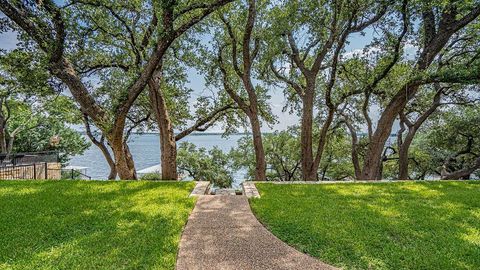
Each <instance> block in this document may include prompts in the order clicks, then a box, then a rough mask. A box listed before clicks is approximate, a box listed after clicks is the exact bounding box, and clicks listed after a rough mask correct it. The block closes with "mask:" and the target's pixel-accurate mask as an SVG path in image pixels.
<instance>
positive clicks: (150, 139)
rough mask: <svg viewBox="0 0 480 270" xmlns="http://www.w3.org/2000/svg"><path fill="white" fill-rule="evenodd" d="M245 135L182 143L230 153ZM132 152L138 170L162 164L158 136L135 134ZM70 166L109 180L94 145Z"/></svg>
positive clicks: (193, 137) (204, 137)
mask: <svg viewBox="0 0 480 270" xmlns="http://www.w3.org/2000/svg"><path fill="white" fill-rule="evenodd" d="M243 136H245V135H243V134H239V135H231V136H229V137H228V138H223V137H222V136H221V135H217V134H209V135H205V134H200V135H190V136H187V137H185V138H184V139H183V140H182V141H186V142H190V143H193V144H195V145H196V146H197V147H204V148H206V149H207V150H209V149H212V148H213V147H214V146H217V147H219V148H220V149H221V150H223V151H224V152H228V151H230V149H231V148H232V147H236V146H237V141H238V140H239V139H240V138H242V137H243ZM128 145H129V147H130V151H131V152H132V155H133V160H134V161H135V168H136V169H137V170H141V169H145V168H147V167H150V166H154V165H157V164H159V163H160V143H159V135H158V134H134V135H132V137H131V139H130V141H129V143H128ZM70 165H74V166H84V167H88V169H87V175H89V176H91V177H92V179H107V177H108V173H109V172H110V169H109V167H108V164H107V162H106V161H105V158H104V157H103V155H102V152H101V151H100V150H99V149H98V147H96V146H95V145H93V144H92V146H91V147H90V148H89V149H88V150H86V151H85V153H84V154H83V155H81V156H75V157H73V158H72V159H71V160H70ZM234 178H235V180H234V181H235V183H234V187H237V186H238V184H239V183H240V182H242V180H243V178H244V173H243V172H237V173H235V175H234Z"/></svg>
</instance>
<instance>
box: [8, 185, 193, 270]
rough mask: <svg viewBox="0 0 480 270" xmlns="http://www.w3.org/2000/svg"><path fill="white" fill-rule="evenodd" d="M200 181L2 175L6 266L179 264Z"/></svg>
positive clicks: (142, 266)
mask: <svg viewBox="0 0 480 270" xmlns="http://www.w3.org/2000/svg"><path fill="white" fill-rule="evenodd" d="M193 186H194V183H191V182H190V183H187V182H174V183H165V182H143V181H139V182H134V181H131V182H107V181H105V182H101V181H95V182H94V181H92V182H87V181H0V269H174V268H175V261H176V256H177V251H178V244H179V240H180V235H181V232H182V229H183V226H184V225H185V223H186V221H187V218H188V215H189V214H190V212H191V210H192V209H193V206H194V204H195V199H191V198H188V194H189V193H190V191H191V190H192V189H193Z"/></svg>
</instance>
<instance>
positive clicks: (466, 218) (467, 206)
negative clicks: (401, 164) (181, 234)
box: [250, 181, 480, 270]
mask: <svg viewBox="0 0 480 270" xmlns="http://www.w3.org/2000/svg"><path fill="white" fill-rule="evenodd" d="M257 187H258V189H259V191H260V195H261V198H259V199H252V200H251V201H250V205H251V207H252V210H253V212H254V213H255V215H256V216H257V218H258V219H259V220H260V221H261V222H262V223H263V224H265V225H266V226H267V227H268V229H269V230H270V231H271V232H272V233H273V234H275V235H276V236H277V237H279V238H280V239H281V240H283V241H285V242H287V243H288V244H290V245H292V246H293V247H295V248H297V249H298V250H300V251H302V252H305V253H308V254H310V255H312V256H314V257H317V258H319V259H320V260H322V261H324V262H326V263H329V264H333V265H334V266H337V267H340V268H342V269H432V270H433V269H472V270H473V269H478V265H480V248H479V245H480V235H479V234H478V231H479V230H480V227H479V224H480V201H479V200H478V194H479V192H480V182H477V181H469V182H423V183H421V182H397V183H373V184H323V185H275V184H257ZM299 209H301V210H299Z"/></svg>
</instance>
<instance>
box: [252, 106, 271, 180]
mask: <svg viewBox="0 0 480 270" xmlns="http://www.w3.org/2000/svg"><path fill="white" fill-rule="evenodd" d="M249 118H250V123H251V126H252V135H253V147H254V149H255V179H254V180H256V181H265V180H266V178H267V176H266V169H267V163H266V161H265V151H264V149H263V142H262V132H261V130H260V121H259V120H258V115H256V114H255V115H251V116H250V117H249Z"/></svg>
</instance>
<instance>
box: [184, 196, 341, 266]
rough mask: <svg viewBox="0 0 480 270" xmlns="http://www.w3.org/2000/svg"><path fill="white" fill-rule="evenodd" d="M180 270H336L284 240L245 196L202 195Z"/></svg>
mask: <svg viewBox="0 0 480 270" xmlns="http://www.w3.org/2000/svg"><path fill="white" fill-rule="evenodd" d="M177 269H178V270H185V269H189V270H190V269H209V270H210V269H212V270H214V269H222V270H228V269H302V270H303V269H336V268H334V267H332V266H330V265H327V264H325V263H322V262H320V261H318V260H317V259H314V258H312V257H310V256H308V255H306V254H303V253H301V252H299V251H297V250H295V249H294V248H292V247H290V246H288V245H287V244H285V243H283V242H282V241H280V240H279V239H278V238H276V237H275V236H274V235H273V234H271V233H270V232H269V231H268V230H267V229H265V228H264V227H263V225H262V224H260V222H258V220H257V219H256V218H255V216H254V215H253V213H252V211H251V210H250V205H249V204H248V200H247V198H246V197H245V196H208V195H204V196H199V197H198V200H197V204H196V206H195V209H194V210H193V212H192V214H191V215H190V217H189V219H188V223H187V225H186V227H185V230H184V231H183V234H182V239H181V241H180V251H179V253H178V260H177Z"/></svg>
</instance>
